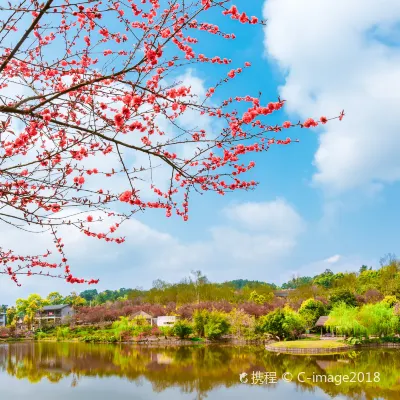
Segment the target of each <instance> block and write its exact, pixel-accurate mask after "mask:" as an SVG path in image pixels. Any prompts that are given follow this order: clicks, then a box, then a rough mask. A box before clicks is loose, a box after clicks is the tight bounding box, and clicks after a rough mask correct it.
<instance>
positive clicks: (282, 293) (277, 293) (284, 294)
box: [274, 289, 293, 297]
mask: <svg viewBox="0 0 400 400" xmlns="http://www.w3.org/2000/svg"><path fill="white" fill-rule="evenodd" d="M292 290H293V289H283V290H276V291H275V292H274V295H275V296H276V297H288V296H289V293H290V292H291V291H292Z"/></svg>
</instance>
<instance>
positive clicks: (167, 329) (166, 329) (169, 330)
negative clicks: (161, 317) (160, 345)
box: [159, 326, 174, 338]
mask: <svg viewBox="0 0 400 400" xmlns="http://www.w3.org/2000/svg"><path fill="white" fill-rule="evenodd" d="M159 329H160V332H161V334H162V335H164V337H165V338H167V337H169V336H172V335H173V334H174V333H173V327H172V326H160V328H159Z"/></svg>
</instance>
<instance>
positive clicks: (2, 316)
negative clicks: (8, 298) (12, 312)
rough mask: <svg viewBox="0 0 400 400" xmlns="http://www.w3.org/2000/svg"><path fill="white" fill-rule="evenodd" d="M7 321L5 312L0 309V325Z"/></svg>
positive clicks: (4, 324)
mask: <svg viewBox="0 0 400 400" xmlns="http://www.w3.org/2000/svg"><path fill="white" fill-rule="evenodd" d="M6 322H7V314H6V313H5V312H2V311H0V326H6Z"/></svg>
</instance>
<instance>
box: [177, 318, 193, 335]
mask: <svg viewBox="0 0 400 400" xmlns="http://www.w3.org/2000/svg"><path fill="white" fill-rule="evenodd" d="M172 331H173V333H174V335H175V336H178V337H179V339H185V338H187V337H188V336H189V335H191V334H192V333H193V328H192V325H191V324H190V322H189V321H187V320H185V319H183V320H181V321H177V322H175V325H174V326H173V328H172Z"/></svg>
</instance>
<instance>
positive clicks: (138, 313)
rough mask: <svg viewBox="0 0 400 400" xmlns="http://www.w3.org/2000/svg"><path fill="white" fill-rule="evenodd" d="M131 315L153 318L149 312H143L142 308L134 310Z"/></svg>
mask: <svg viewBox="0 0 400 400" xmlns="http://www.w3.org/2000/svg"><path fill="white" fill-rule="evenodd" d="M132 317H144V318H153V317H152V316H151V315H150V314H148V313H147V312H144V311H142V310H140V311H136V312H135V313H133V314H132Z"/></svg>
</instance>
